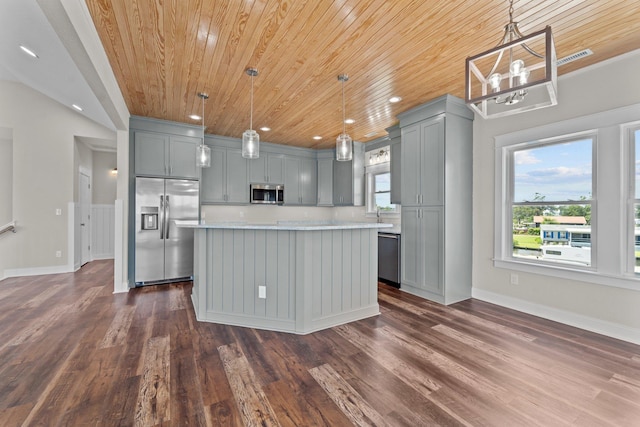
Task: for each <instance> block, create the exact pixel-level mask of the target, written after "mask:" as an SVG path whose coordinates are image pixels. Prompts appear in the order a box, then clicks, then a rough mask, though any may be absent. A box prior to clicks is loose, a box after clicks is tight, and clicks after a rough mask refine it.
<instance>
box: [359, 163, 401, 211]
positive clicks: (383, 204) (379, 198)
mask: <svg viewBox="0 0 640 427" xmlns="http://www.w3.org/2000/svg"><path fill="white" fill-rule="evenodd" d="M366 170H367V213H369V214H374V213H375V214H377V213H378V212H380V213H381V214H395V213H398V207H397V206H396V205H394V204H393V203H391V171H390V164H389V162H386V163H381V164H376V165H369V166H367V168H366Z"/></svg>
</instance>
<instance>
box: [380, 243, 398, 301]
mask: <svg viewBox="0 0 640 427" xmlns="http://www.w3.org/2000/svg"><path fill="white" fill-rule="evenodd" d="M378 280H380V281H381V282H384V283H387V284H389V285H391V286H395V287H396V288H399V287H400V235H399V234H395V233H382V232H379V233H378Z"/></svg>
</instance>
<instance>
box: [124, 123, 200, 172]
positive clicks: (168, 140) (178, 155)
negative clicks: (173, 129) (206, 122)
mask: <svg viewBox="0 0 640 427" xmlns="http://www.w3.org/2000/svg"><path fill="white" fill-rule="evenodd" d="M199 143H200V139H199V138H193V137H188V136H179V135H168V134H164V133H153V132H140V131H135V132H134V147H135V174H136V175H146V176H167V177H180V178H196V179H197V178H198V169H197V168H196V148H197V146H198V144H199Z"/></svg>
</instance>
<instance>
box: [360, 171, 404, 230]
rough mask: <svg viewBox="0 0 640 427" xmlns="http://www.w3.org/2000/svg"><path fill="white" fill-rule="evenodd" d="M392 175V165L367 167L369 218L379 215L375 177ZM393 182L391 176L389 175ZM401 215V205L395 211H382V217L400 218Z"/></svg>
mask: <svg viewBox="0 0 640 427" xmlns="http://www.w3.org/2000/svg"><path fill="white" fill-rule="evenodd" d="M385 173H388V174H391V163H389V162H387V163H380V164H377V165H371V166H367V167H366V193H367V194H366V199H367V200H366V208H367V211H366V214H367V215H369V216H372V215H377V214H378V212H377V210H376V209H375V176H376V175H381V174H385ZM389 181H391V175H389ZM389 194H391V186H389ZM398 215H400V209H399V205H397V204H396V205H395V209H394V210H393V211H380V216H391V217H392V216H398Z"/></svg>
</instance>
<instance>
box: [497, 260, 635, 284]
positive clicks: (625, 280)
mask: <svg viewBox="0 0 640 427" xmlns="http://www.w3.org/2000/svg"><path fill="white" fill-rule="evenodd" d="M493 265H494V267H497V268H504V269H508V270H515V271H522V272H525V273H532V274H540V275H543V276H552V277H557V278H561V279H568V280H576V281H582V282H588V283H595V284H598V285H604V286H612V287H616V288H622V289H629V290H632V291H638V292H640V277H639V276H636V275H616V274H608V273H602V272H598V271H595V270H587V269H584V268H579V267H575V268H572V266H570V265H567V266H564V265H547V264H544V265H541V264H537V263H532V262H527V261H521V260H516V259H496V258H494V259H493Z"/></svg>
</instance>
